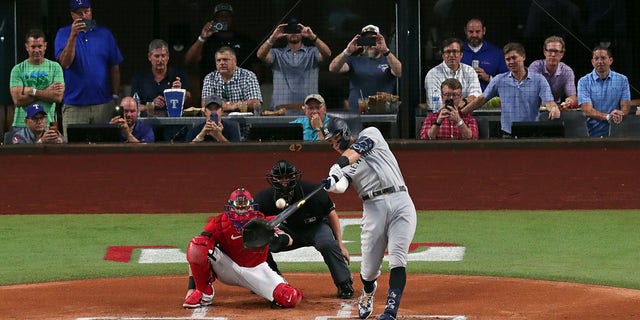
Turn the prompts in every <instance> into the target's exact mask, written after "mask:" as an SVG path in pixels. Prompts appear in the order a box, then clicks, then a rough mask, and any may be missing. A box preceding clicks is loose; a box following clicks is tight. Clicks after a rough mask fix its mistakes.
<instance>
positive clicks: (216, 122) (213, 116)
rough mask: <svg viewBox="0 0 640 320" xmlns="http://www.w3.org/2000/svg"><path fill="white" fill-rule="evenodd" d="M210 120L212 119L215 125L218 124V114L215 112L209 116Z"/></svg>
mask: <svg viewBox="0 0 640 320" xmlns="http://www.w3.org/2000/svg"><path fill="white" fill-rule="evenodd" d="M209 119H211V121H213V122H215V124H218V114H217V113H215V112H214V113H212V114H211V115H210V116H209Z"/></svg>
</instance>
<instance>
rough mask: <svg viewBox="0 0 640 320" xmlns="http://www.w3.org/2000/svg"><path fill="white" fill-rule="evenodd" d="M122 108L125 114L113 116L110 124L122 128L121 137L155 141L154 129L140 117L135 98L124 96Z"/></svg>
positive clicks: (136, 140) (127, 139) (126, 139)
mask: <svg viewBox="0 0 640 320" xmlns="http://www.w3.org/2000/svg"><path fill="white" fill-rule="evenodd" d="M120 108H122V109H123V114H122V115H117V116H115V117H113V118H111V120H109V124H113V125H116V126H118V127H119V128H120V130H121V134H120V138H121V140H122V141H123V142H154V141H155V137H154V135H153V129H151V127H150V126H148V125H146V124H145V123H144V122H142V120H140V119H138V112H139V106H138V102H137V101H136V100H135V99H133V98H132V97H124V98H122V101H120Z"/></svg>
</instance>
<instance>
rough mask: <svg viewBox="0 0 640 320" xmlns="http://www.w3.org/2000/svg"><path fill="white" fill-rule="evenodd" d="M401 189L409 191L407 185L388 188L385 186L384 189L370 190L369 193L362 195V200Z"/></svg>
mask: <svg viewBox="0 0 640 320" xmlns="http://www.w3.org/2000/svg"><path fill="white" fill-rule="evenodd" d="M400 191H407V188H406V187H405V186H399V187H393V186H392V187H388V188H384V189H380V190H376V191H373V192H369V193H367V194H365V195H364V196H362V197H361V198H362V200H369V199H373V198H375V197H377V196H381V195H383V194H387V193H394V192H400Z"/></svg>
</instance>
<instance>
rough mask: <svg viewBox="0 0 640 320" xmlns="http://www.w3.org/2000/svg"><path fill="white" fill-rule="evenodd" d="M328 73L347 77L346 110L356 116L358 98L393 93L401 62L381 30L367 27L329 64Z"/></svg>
mask: <svg viewBox="0 0 640 320" xmlns="http://www.w3.org/2000/svg"><path fill="white" fill-rule="evenodd" d="M329 71H331V72H335V73H348V74H349V88H350V89H349V111H351V112H355V113H359V112H360V108H359V107H358V99H363V98H365V97H368V96H370V95H375V94H376V93H377V92H386V93H391V94H393V93H395V90H396V87H395V85H396V78H400V77H401V76H402V63H401V62H400V60H398V58H397V57H396V56H395V55H394V54H393V53H392V52H391V50H389V48H388V47H387V43H386V42H385V39H384V36H382V34H380V28H378V27H377V26H374V25H371V24H370V25H367V26H365V27H364V28H362V31H361V32H360V33H359V34H356V35H355V36H354V37H353V38H352V39H351V41H349V44H347V48H346V49H344V50H343V51H342V53H340V54H339V55H338V56H336V57H335V58H334V59H333V61H331V64H330V65H329Z"/></svg>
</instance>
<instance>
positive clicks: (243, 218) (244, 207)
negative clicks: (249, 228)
mask: <svg viewBox="0 0 640 320" xmlns="http://www.w3.org/2000/svg"><path fill="white" fill-rule="evenodd" d="M256 211H257V205H256V204H255V203H254V202H253V197H252V196H251V193H249V191H247V190H246V189H245V188H243V187H240V188H238V189H236V190H234V191H233V192H232V193H231V195H230V196H229V201H228V202H227V204H226V205H225V206H224V213H225V214H226V215H227V216H228V218H229V220H230V221H231V223H233V226H234V227H235V228H236V230H238V232H241V231H242V228H243V227H244V225H245V223H247V222H249V220H251V219H252V218H253V217H255V212H256Z"/></svg>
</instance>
